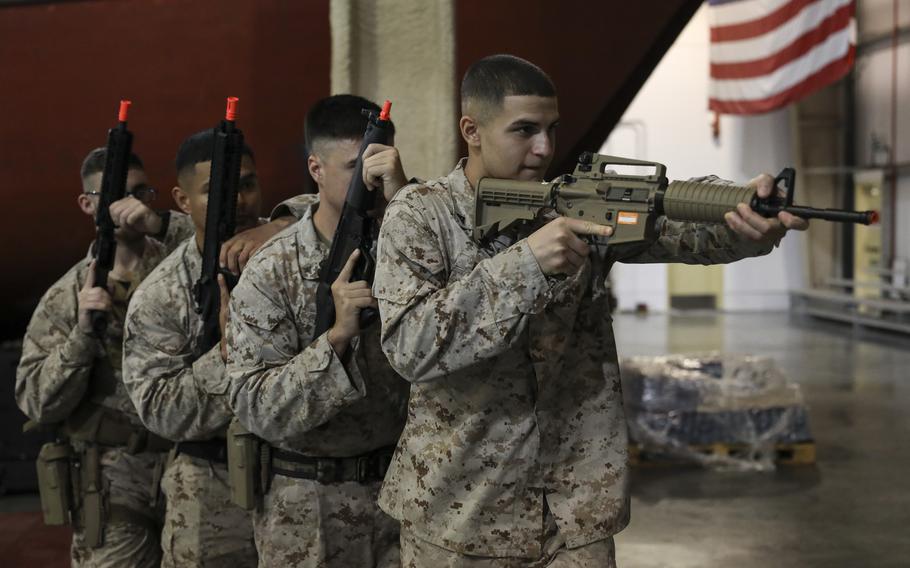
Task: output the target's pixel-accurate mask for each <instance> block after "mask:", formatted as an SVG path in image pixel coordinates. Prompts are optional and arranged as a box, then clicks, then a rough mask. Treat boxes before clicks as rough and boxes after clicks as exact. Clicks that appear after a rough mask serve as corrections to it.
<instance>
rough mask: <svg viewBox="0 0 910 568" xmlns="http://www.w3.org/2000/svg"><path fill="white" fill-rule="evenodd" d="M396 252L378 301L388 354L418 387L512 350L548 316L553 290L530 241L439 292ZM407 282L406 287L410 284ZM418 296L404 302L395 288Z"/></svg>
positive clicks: (380, 271) (389, 258) (386, 265)
mask: <svg viewBox="0 0 910 568" xmlns="http://www.w3.org/2000/svg"><path fill="white" fill-rule="evenodd" d="M412 264H413V261H412V260H410V259H408V260H407V261H405V259H404V258H402V257H401V255H400V254H396V253H395V251H394V250H389V251H387V253H386V254H385V255H381V258H380V264H379V267H378V268H377V279H376V282H377V284H376V287H375V288H376V297H377V298H378V299H379V306H380V313H381V315H382V348H383V351H384V352H385V354H386V356H387V357H388V359H389V362H390V364H391V365H392V367H393V368H394V369H395V370H396V371H397V372H398V373H399V374H400V375H402V376H403V377H405V378H406V379H407V380H408V381H410V382H422V381H429V380H433V379H436V378H439V377H441V376H445V375H446V374H447V373H450V372H454V371H457V370H459V369H463V368H466V367H469V366H472V365H476V364H477V362H478V361H483V360H486V359H491V358H493V357H496V356H497V355H499V354H500V353H502V352H504V351H505V350H507V349H508V348H509V347H510V346H512V345H513V344H514V343H515V341H517V340H518V338H519V337H520V335H521V332H522V331H523V329H524V328H525V326H526V325H527V321H528V318H527V316H529V315H533V314H537V313H540V312H541V311H542V310H543V309H544V307H545V306H546V304H547V303H548V302H549V300H550V296H551V288H550V283H549V282H548V280H547V278H546V277H545V276H544V275H543V273H542V272H541V270H540V266H539V265H538V264H537V260H536V259H535V258H534V255H533V254H532V253H531V250H530V247H529V246H528V244H527V242H526V241H519V242H518V243H516V244H515V245H513V246H512V247H510V248H509V249H507V250H505V251H503V252H502V253H500V254H498V255H496V256H494V257H492V258H489V259H484V260H482V261H480V262H479V263H477V265H476V266H474V267H473V270H471V272H470V273H468V274H466V275H465V276H464V277H463V278H461V279H459V280H457V281H452V282H448V283H447V284H446V285H445V286H444V287H439V286H435V285H434V284H433V283H432V282H431V281H430V280H429V279H426V278H425V276H422V275H421V272H424V273H428V272H429V270H428V267H424V270H422V271H421V270H414V269H413V268H408V266H409V265H412ZM402 280H403V282H402ZM392 287H394V288H397V289H404V290H416V293H415V294H414V295H413V297H411V298H409V299H405V298H402V297H401V295H400V294H396V293H395V292H394V290H392V289H391V288H392Z"/></svg>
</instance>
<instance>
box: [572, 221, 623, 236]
mask: <svg viewBox="0 0 910 568" xmlns="http://www.w3.org/2000/svg"><path fill="white" fill-rule="evenodd" d="M565 220H566V224H567V225H568V227H569V230H570V231H572V232H573V233H575V234H576V235H597V236H599V237H609V236H610V235H612V234H613V227H609V226H607V225H600V224H598V223H595V222H593V221H585V220H583V219H570V218H569V217H565Z"/></svg>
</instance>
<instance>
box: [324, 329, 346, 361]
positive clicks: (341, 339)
mask: <svg viewBox="0 0 910 568" xmlns="http://www.w3.org/2000/svg"><path fill="white" fill-rule="evenodd" d="M326 339H327V340H328V342H329V345H331V347H332V350H333V351H335V355H337V356H338V357H341V356H343V355H344V353H345V351H347V350H348V346H349V345H350V344H351V338H350V337H349V336H347V335H346V334H345V333H343V332H341V331H340V330H339V329H338V328H336V327H334V326H333V327H331V328H329V331H327V332H326Z"/></svg>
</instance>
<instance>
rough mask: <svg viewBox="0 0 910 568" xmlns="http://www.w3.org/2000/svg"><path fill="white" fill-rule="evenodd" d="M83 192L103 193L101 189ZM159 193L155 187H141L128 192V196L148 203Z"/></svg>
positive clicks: (88, 193) (86, 193)
mask: <svg viewBox="0 0 910 568" xmlns="http://www.w3.org/2000/svg"><path fill="white" fill-rule="evenodd" d="M83 193H84V194H85V195H101V192H100V191H84V192H83ZM157 195H158V192H157V191H156V190H155V188H154V187H140V188H137V189H135V190H133V191H127V192H126V197H135V198H136V199H138V200H139V201H141V202H143V203H148V202H150V201H154V200H155V197H157Z"/></svg>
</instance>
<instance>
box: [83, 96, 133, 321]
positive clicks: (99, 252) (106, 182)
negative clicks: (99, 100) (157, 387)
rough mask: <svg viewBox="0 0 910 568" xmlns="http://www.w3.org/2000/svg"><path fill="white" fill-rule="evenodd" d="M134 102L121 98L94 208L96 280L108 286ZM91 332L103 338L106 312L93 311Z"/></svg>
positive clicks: (122, 192)
mask: <svg viewBox="0 0 910 568" xmlns="http://www.w3.org/2000/svg"><path fill="white" fill-rule="evenodd" d="M131 104H132V102H131V101H120V111H119V112H118V114H117V120H118V124H117V126H115V127H114V128H111V129H110V130H109V131H108V133H107V152H106V154H105V159H104V172H103V173H102V174H101V195H100V196H99V198H98V208H97V209H96V211H95V225H96V226H97V227H98V231H97V235H96V237H95V250H94V258H95V283H96V285H97V286H99V287H101V288H107V277H108V274H110V272H111V270H113V268H114V257H115V256H116V252H117V241H116V240H115V239H114V231H115V230H116V229H117V227H116V226H115V225H114V220H113V219H112V218H111V211H110V208H111V204H112V203H113V202H115V201H118V200H120V199H123V198H124V196H126V177H127V174H128V173H129V169H130V153H131V152H132V149H133V133H132V132H130V131H129V130H127V128H126V118H127V116H126V115H127V112H128V111H129V108H130V105H131ZM90 317H91V319H92V333H93V334H94V335H95V337H98V338H102V337H104V332H105V330H106V329H107V312H103V311H100V310H92V311H91V316H90Z"/></svg>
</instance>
